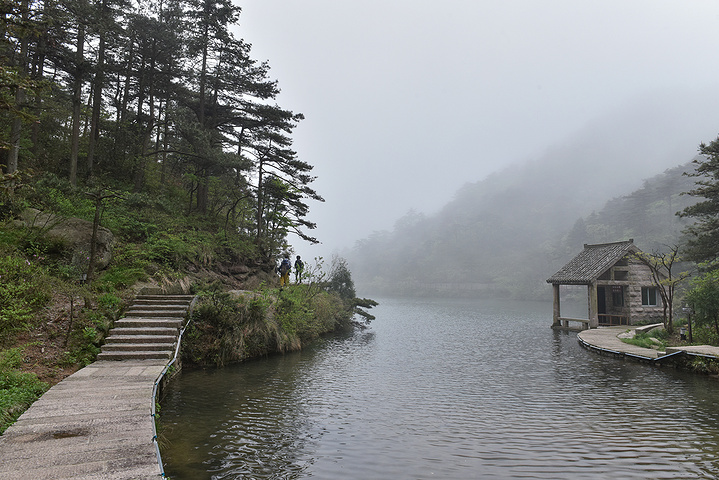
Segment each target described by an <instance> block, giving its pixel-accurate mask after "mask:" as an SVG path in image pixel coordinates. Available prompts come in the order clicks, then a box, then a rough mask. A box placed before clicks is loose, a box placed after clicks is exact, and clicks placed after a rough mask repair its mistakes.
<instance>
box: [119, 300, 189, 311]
mask: <svg viewBox="0 0 719 480" xmlns="http://www.w3.org/2000/svg"><path fill="white" fill-rule="evenodd" d="M127 310H128V311H130V310H182V311H187V305H177V304H175V303H173V304H169V303H168V304H149V303H137V302H135V303H133V304H132V305H130V307H129V308H128V309H127Z"/></svg>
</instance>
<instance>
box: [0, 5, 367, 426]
mask: <svg viewBox="0 0 719 480" xmlns="http://www.w3.org/2000/svg"><path fill="white" fill-rule="evenodd" d="M2 9H3V10H2V39H1V40H0V57H1V62H0V132H1V133H0V166H1V169H0V432H1V431H3V430H4V429H5V428H7V426H8V425H9V424H11V423H12V422H13V421H14V419H15V418H17V416H18V415H19V414H20V413H21V412H22V411H23V409H25V408H27V406H28V405H29V404H30V403H32V401H34V400H35V399H36V398H37V397H38V396H39V395H41V394H42V393H43V392H44V391H45V390H47V388H49V386H50V385H51V384H54V383H57V382H58V381H60V380H62V378H64V377H66V376H67V375H69V374H71V373H72V372H74V371H76V370H77V369H78V368H81V367H83V366H84V365H88V364H89V363H91V362H93V361H94V359H95V357H96V355H97V353H98V352H99V347H100V346H101V345H102V343H103V340H104V337H105V336H106V335H107V333H108V331H109V329H110V328H111V327H112V325H113V322H114V321H115V320H117V319H118V318H120V317H121V316H122V314H123V311H124V309H125V308H127V306H128V305H129V304H130V303H131V301H132V298H133V297H134V295H135V294H136V293H137V292H138V291H139V290H140V289H141V288H143V287H149V288H155V289H160V290H165V291H171V289H175V290H177V289H181V290H182V291H185V292H188V293H195V294H199V295H200V298H201V300H200V302H199V304H198V309H197V318H196V319H194V320H195V321H194V323H193V328H195V332H194V333H193V335H191V337H192V340H193V343H192V344H191V345H190V346H189V347H188V348H187V349H185V351H183V354H186V355H187V358H186V362H187V363H188V364H189V363H192V362H195V363H200V364H207V363H213V362H214V363H218V364H224V363H229V362H236V361H241V360H244V359H246V358H251V357H252V356H253V355H263V354H267V353H269V352H272V351H285V350H288V349H296V348H301V346H302V344H303V343H306V342H309V341H312V340H313V339H314V338H317V336H319V335H320V334H322V333H325V332H327V331H332V330H334V329H339V328H352V327H354V326H357V325H359V322H355V321H354V318H355V315H359V316H360V317H362V318H363V322H365V323H367V322H369V321H370V320H371V319H372V316H371V315H369V314H368V313H367V312H365V311H364V310H362V308H369V307H371V306H373V305H375V303H374V302H373V301H371V300H367V299H357V298H355V290H354V285H353V282H352V278H351V274H350V272H349V270H348V269H347V267H346V263H345V262H344V260H342V259H334V260H333V261H332V262H331V265H325V264H324V263H323V260H322V259H316V261H315V262H311V261H307V260H306V263H305V265H306V268H305V272H304V276H303V282H301V283H300V282H296V283H293V285H292V286H291V287H290V288H285V289H284V290H280V289H278V288H277V286H278V284H279V281H278V277H277V275H276V272H275V268H276V262H277V259H278V258H279V257H280V255H282V254H291V253H292V243H293V242H297V241H300V242H309V243H315V242H317V240H316V239H315V238H314V237H313V236H312V232H311V231H312V230H313V229H314V228H315V224H314V223H313V222H311V221H309V220H308V213H309V209H310V206H311V204H312V202H322V201H323V198H322V196H321V195H320V194H319V193H318V192H316V191H315V190H314V189H313V188H312V183H313V181H314V180H315V177H314V176H313V175H312V170H313V166H312V165H311V164H310V163H308V162H306V161H304V160H302V159H300V158H299V157H298V154H297V152H296V151H295V150H294V149H293V132H294V129H295V128H296V127H297V125H298V124H299V122H301V121H302V120H303V115H302V114H301V113H296V112H292V111H290V110H287V109H285V108H282V107H281V106H280V105H278V104H277V101H276V99H277V96H278V94H279V92H280V89H279V84H278V82H277V80H274V79H272V78H271V77H270V67H269V65H268V64H267V63H266V62H258V61H256V60H254V59H253V58H252V56H251V46H250V45H249V44H248V43H246V42H245V41H243V40H242V39H241V38H238V37H237V36H236V32H238V22H239V19H240V13H241V10H240V8H239V7H238V6H236V5H234V4H233V3H232V2H231V1H229V0H187V1H186V0H177V1H175V0H169V1H167V0H163V1H145V0H140V1H126V0H98V1H89V0H61V1H59V2H54V1H46V0H39V1H35V0H11V1H4V2H3V4H2ZM58 229H65V230H60V231H61V233H60V234H58V233H57V231H58ZM76 234H77V235H80V237H79V238H80V240H77V239H76V237H75V235H76ZM82 235H84V237H82ZM168 289H169V290H168ZM232 289H234V290H247V291H253V292H256V293H255V297H253V298H254V300H252V302H250V303H251V305H250V306H249V307H248V306H244V307H243V306H242V305H240V304H239V303H238V302H241V300H237V296H236V295H235V296H230V295H229V294H228V293H227V291H228V290H232ZM250 310H251V312H250V313H249V314H248V313H247V312H248V311H250ZM243 312H244V313H243ZM258 312H259V313H258ZM248 332H249V333H248ZM248 345H249V346H248Z"/></svg>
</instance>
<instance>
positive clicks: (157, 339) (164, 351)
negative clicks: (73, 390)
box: [97, 295, 195, 360]
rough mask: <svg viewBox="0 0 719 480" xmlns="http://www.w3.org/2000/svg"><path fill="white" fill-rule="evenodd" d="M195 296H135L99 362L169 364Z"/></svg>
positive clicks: (106, 341)
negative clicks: (161, 361) (162, 362)
mask: <svg viewBox="0 0 719 480" xmlns="http://www.w3.org/2000/svg"><path fill="white" fill-rule="evenodd" d="M194 298H195V296H194V295H138V296H137V297H135V302H134V303H133V304H132V306H131V307H130V308H128V309H127V312H125V317H123V318H121V319H120V320H118V321H116V322H115V326H114V328H112V329H111V330H110V333H109V335H108V336H107V338H106V339H105V345H103V346H102V349H101V351H100V354H98V356H97V359H98V360H147V359H162V360H169V359H171V358H172V356H173V355H174V353H175V347H176V345H177V338H178V336H179V333H180V329H181V328H182V326H183V324H184V322H185V317H186V316H187V311H188V310H189V308H190V305H191V304H192V301H193V300H194Z"/></svg>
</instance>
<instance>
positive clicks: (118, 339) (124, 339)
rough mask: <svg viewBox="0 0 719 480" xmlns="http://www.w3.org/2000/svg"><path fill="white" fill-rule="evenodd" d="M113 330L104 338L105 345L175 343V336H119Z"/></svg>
mask: <svg viewBox="0 0 719 480" xmlns="http://www.w3.org/2000/svg"><path fill="white" fill-rule="evenodd" d="M115 333H116V332H115V331H114V330H113V331H111V333H110V336H109V337H107V338H105V345H107V344H109V343H112V344H116V343H172V344H174V343H175V341H177V335H121V334H115Z"/></svg>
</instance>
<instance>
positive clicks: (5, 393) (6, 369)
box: [0, 348, 49, 433]
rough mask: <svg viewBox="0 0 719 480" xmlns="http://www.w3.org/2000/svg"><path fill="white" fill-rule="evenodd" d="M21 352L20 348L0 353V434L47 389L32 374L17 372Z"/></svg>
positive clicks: (43, 383)
mask: <svg viewBox="0 0 719 480" xmlns="http://www.w3.org/2000/svg"><path fill="white" fill-rule="evenodd" d="M22 351H23V350H22V348H11V349H9V350H4V351H0V433H2V432H4V431H5V430H6V429H7V428H8V427H9V426H10V425H12V424H13V423H14V422H15V420H17V418H18V417H19V416H20V414H21V413H22V412H24V411H25V410H26V409H27V408H28V407H29V406H30V405H31V404H32V403H33V402H34V401H35V400H37V399H38V398H40V396H41V395H42V394H43V393H45V391H47V389H48V388H49V385H48V384H47V383H45V382H41V381H40V380H39V379H38V378H37V375H35V374H34V373H21V372H18V371H17V368H18V367H20V365H21V363H22Z"/></svg>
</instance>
